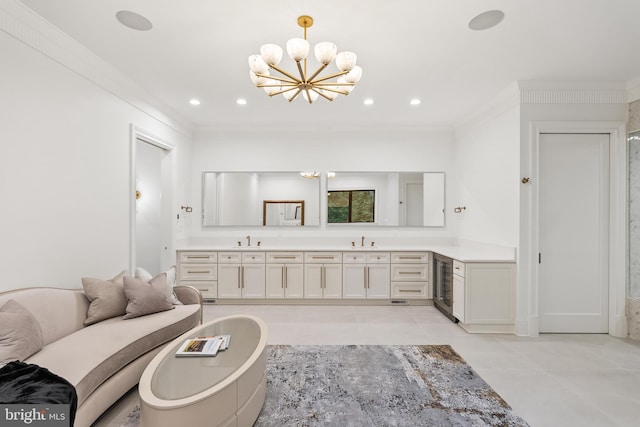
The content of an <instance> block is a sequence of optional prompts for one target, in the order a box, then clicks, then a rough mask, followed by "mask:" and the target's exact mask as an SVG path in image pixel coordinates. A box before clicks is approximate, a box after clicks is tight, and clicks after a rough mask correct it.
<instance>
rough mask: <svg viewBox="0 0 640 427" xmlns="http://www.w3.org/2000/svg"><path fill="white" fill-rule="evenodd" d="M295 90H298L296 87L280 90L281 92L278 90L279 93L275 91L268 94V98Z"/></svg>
mask: <svg viewBox="0 0 640 427" xmlns="http://www.w3.org/2000/svg"><path fill="white" fill-rule="evenodd" d="M297 88H298V86H291V87H289V88H286V89H282V90H279V91H277V92H273V93H270V94H269V96H274V95H281V94H283V93H285V92H290V91H292V90H294V89H297Z"/></svg>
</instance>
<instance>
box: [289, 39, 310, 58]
mask: <svg viewBox="0 0 640 427" xmlns="http://www.w3.org/2000/svg"><path fill="white" fill-rule="evenodd" d="M287 53H288V54H289V58H291V59H293V60H294V61H296V62H298V61H302V60H303V59H305V58H306V57H307V55H309V42H308V41H306V40H305V39H297V38H295V39H290V40H288V41H287Z"/></svg>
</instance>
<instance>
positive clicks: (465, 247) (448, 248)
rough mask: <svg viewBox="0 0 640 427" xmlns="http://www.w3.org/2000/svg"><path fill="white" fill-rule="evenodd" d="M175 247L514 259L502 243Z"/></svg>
mask: <svg viewBox="0 0 640 427" xmlns="http://www.w3.org/2000/svg"><path fill="white" fill-rule="evenodd" d="M177 250H179V251H216V252H231V251H263V252H282V251H296V252H322V251H331V252H350V251H354V252H414V251H431V252H435V253H438V254H441V255H444V256H447V257H450V258H453V259H456V260H458V261H462V262H515V260H516V258H515V249H514V248H509V247H503V246H495V245H485V244H481V243H476V242H459V243H456V244H451V245H446V244H433V245H429V244H425V245H421V246H414V245H410V246H408V245H400V244H396V245H380V246H375V247H370V246H364V247H362V246H356V247H350V246H346V245H335V244H333V245H332V244H309V245H306V244H303V243H297V244H296V243H293V244H286V245H280V244H279V245H271V244H264V245H261V246H255V245H252V246H246V245H243V246H237V245H235V246H234V245H228V246H223V245H215V244H211V243H206V242H192V241H183V242H179V244H178V245H177Z"/></svg>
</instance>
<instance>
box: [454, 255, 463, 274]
mask: <svg viewBox="0 0 640 427" xmlns="http://www.w3.org/2000/svg"><path fill="white" fill-rule="evenodd" d="M453 274H457V275H458V276H462V277H464V262H460V261H458V260H455V259H454V260H453Z"/></svg>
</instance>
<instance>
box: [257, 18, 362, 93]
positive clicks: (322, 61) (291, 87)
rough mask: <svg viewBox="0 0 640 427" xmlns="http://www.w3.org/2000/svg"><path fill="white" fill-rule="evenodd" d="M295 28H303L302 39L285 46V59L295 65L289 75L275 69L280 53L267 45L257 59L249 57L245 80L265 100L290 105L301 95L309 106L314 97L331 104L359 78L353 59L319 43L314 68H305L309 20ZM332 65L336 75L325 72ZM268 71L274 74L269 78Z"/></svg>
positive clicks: (299, 22)
mask: <svg viewBox="0 0 640 427" xmlns="http://www.w3.org/2000/svg"><path fill="white" fill-rule="evenodd" d="M298 25H299V26H300V27H302V28H304V38H292V39H289V40H288V41H287V43H286V51H287V55H288V56H289V58H291V59H292V60H293V61H295V67H294V69H293V70H292V71H287V70H285V69H284V68H281V66H280V65H279V64H280V62H281V61H282V56H283V49H282V48H281V47H280V46H278V45H275V44H271V43H267V44H264V45H262V46H261V47H260V54H259V55H251V56H249V69H250V73H249V76H250V78H251V81H252V82H253V84H255V85H256V86H257V87H259V88H262V89H264V91H265V92H266V93H267V94H268V95H269V96H275V95H280V94H281V95H282V96H284V98H285V99H287V100H288V101H289V102H292V101H293V100H294V99H296V98H297V97H298V95H300V94H302V98H304V99H305V100H306V101H307V102H308V103H309V104H313V102H314V101H316V100H317V99H318V97H323V98H324V99H326V100H328V101H333V100H334V99H336V98H337V97H338V95H348V94H349V93H351V91H352V90H353V88H354V86H355V84H356V83H358V82H359V81H360V79H361V78H362V68H361V67H359V66H356V61H357V58H358V57H357V55H356V54H355V53H353V52H348V51H346V52H340V53H337V52H338V48H337V46H336V45H335V44H333V43H331V42H320V43H318V44H316V45H315V46H314V56H315V59H316V60H317V62H318V63H319V64H318V65H317V66H313V65H311V66H309V64H307V62H308V59H309V58H308V56H309V49H310V44H309V42H308V41H307V28H309V27H311V26H312V25H313V18H311V17H310V16H307V15H303V16H300V17H299V18H298ZM333 62H335V64H336V65H335V66H336V67H337V69H338V70H337V72H336V71H328V70H325V69H326V68H327V67H328V66H329V65H330V64H331V63H333ZM270 70H273V71H276V72H277V73H278V74H273V75H272V74H270V72H269V71H270Z"/></svg>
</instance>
